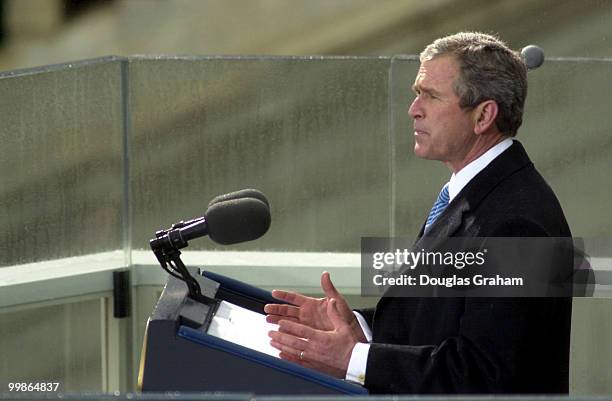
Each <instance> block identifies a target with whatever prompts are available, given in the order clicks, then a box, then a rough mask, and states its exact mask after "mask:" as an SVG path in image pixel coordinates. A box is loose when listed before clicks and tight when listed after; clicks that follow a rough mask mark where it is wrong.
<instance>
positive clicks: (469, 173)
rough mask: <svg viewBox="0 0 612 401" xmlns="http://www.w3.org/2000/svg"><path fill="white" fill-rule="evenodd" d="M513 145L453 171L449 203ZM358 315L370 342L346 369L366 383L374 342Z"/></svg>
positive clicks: (498, 147) (500, 145) (506, 144)
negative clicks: (457, 170) (369, 358)
mask: <svg viewBox="0 0 612 401" xmlns="http://www.w3.org/2000/svg"><path fill="white" fill-rule="evenodd" d="M511 145H512V138H506V139H504V140H503V141H501V142H500V143H498V144H497V145H495V146H493V147H492V148H491V149H489V150H487V151H486V152H485V153H483V154H482V155H481V156H480V157H479V158H478V159H476V160H474V161H472V162H471V163H470V164H468V165H467V166H465V167H464V168H462V169H461V170H459V172H457V173H453V175H452V176H451V178H450V180H449V181H448V197H449V203H450V202H452V201H453V199H455V197H456V196H457V195H458V194H459V192H461V190H462V189H463V188H464V187H465V186H466V185H467V184H468V182H470V181H471V180H472V178H474V177H475V176H476V175H477V174H478V173H480V172H481V171H482V170H483V169H484V168H485V167H487V166H488V165H489V163H491V162H492V161H493V160H494V159H495V158H496V157H497V156H499V155H500V154H502V153H503V151H504V150H506V149H508V148H509V147H510V146H511ZM354 313H355V316H357V321H359V325H361V329H362V330H363V332H364V334H365V335H366V338H367V340H368V343H357V344H355V347H354V348H353V352H352V353H351V359H350V361H349V365H348V369H347V371H346V380H350V381H353V382H357V383H359V384H362V385H363V384H364V383H365V375H366V366H367V363H368V353H369V352H370V343H371V342H372V330H371V329H370V327H369V326H368V324H367V323H366V321H365V319H364V318H363V316H361V315H360V314H359V313H357V312H354Z"/></svg>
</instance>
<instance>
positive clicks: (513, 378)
mask: <svg viewBox="0 0 612 401" xmlns="http://www.w3.org/2000/svg"><path fill="white" fill-rule="evenodd" d="M422 233H423V231H422V230H421V234H420V235H419V239H418V240H417V243H416V245H415V246H416V247H418V245H419V242H420V241H422V240H423V237H422ZM427 236H428V237H430V236H431V237H435V236H437V237H451V236H458V237H466V236H467V237H513V236H533V237H546V236H552V237H566V236H571V233H570V229H569V227H568V225H567V222H566V220H565V217H564V215H563V211H562V210H561V206H560V205H559V202H558V200H557V198H556V197H555V194H554V193H553V191H552V190H551V188H550V187H549V186H548V185H547V183H546V182H545V181H544V179H543V178H542V176H541V175H540V174H539V173H538V172H537V171H536V169H535V168H534V166H533V164H532V163H531V161H530V160H529V158H528V156H527V154H526V153H525V150H524V148H523V146H522V145H521V144H520V143H519V142H517V141H514V143H513V144H512V146H511V147H510V148H508V149H507V150H506V151H504V152H503V153H502V154H501V155H499V156H498V157H497V158H496V159H495V160H493V161H492V162H491V163H490V164H489V165H488V166H487V167H486V168H485V169H484V170H482V171H481V172H480V173H479V174H478V175H477V176H476V177H474V178H473V179H472V180H471V181H470V182H469V183H468V184H467V185H466V186H465V187H464V188H463V190H462V191H461V192H460V193H459V194H458V195H457V197H456V198H455V199H453V201H452V202H451V204H450V205H449V206H448V207H447V209H446V210H445V211H444V213H443V214H442V215H440V217H438V219H437V221H436V222H435V223H434V224H433V226H432V227H431V229H430V231H429V233H428V234H427ZM363 314H364V316H365V317H366V319H367V320H369V323H370V327H372V331H373V341H372V346H371V348H370V353H369V354H368V362H367V368H366V381H365V386H366V388H368V390H369V391H370V392H372V393H567V392H568V371H569V338H570V319H571V298H390V297H383V298H382V299H381V300H380V301H379V303H378V305H377V306H376V308H375V309H374V310H369V311H368V310H365V311H363Z"/></svg>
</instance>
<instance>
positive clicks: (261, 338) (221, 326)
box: [207, 301, 279, 358]
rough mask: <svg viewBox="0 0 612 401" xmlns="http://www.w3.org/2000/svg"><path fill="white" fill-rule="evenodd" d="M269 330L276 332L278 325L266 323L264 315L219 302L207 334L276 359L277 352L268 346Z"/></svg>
mask: <svg viewBox="0 0 612 401" xmlns="http://www.w3.org/2000/svg"><path fill="white" fill-rule="evenodd" d="M270 330H278V325H277V324H273V323H268V322H266V316H265V315H261V314H259V313H257V312H253V311H250V310H248V309H245V308H243V307H241V306H238V305H234V304H231V303H229V302H226V301H221V303H220V304H219V308H218V309H217V313H216V314H215V316H214V317H213V319H212V322H211V323H210V326H209V327H208V331H207V333H208V334H210V335H211V336H215V337H219V338H221V339H223V340H226V341H230V342H233V343H235V344H238V345H242V346H243V347H247V348H251V349H253V350H255V351H259V352H263V353H264V354H268V355H272V356H275V357H277V358H278V354H279V350H277V349H276V348H274V347H273V346H271V345H270V337H268V332H269V331H270Z"/></svg>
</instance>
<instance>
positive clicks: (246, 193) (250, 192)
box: [208, 188, 270, 208]
mask: <svg viewBox="0 0 612 401" xmlns="http://www.w3.org/2000/svg"><path fill="white" fill-rule="evenodd" d="M241 198H255V199H259V200H260V201H262V202H263V203H265V204H266V206H268V208H269V207H270V203H269V202H268V199H267V198H266V196H265V195H264V194H263V193H262V192H261V191H258V190H256V189H252V188H247V189H241V190H240V191H235V192H230V193H229V194H225V195H219V196H216V197H214V198H213V199H212V200H211V201H210V202H209V203H208V207H211V206H212V205H214V204H215V203H219V202H225V201H228V200H232V199H241Z"/></svg>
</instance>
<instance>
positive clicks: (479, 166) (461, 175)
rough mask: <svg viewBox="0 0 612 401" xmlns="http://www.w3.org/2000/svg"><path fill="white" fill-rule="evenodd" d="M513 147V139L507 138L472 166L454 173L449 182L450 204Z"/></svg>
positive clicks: (469, 165) (472, 163)
mask: <svg viewBox="0 0 612 401" xmlns="http://www.w3.org/2000/svg"><path fill="white" fill-rule="evenodd" d="M511 145H512V138H506V139H504V140H503V141H501V142H500V143H498V144H496V145H495V146H493V147H492V148H491V149H489V150H487V151H486V152H485V153H483V154H482V155H480V157H479V158H477V159H476V160H474V161H472V162H471V163H470V164H468V165H467V166H465V167H464V168H462V169H461V170H459V172H457V173H453V175H452V176H451V178H450V181H449V182H448V197H449V202H452V201H453V199H454V198H455V196H457V195H458V194H459V192H461V190H462V189H463V187H465V186H466V185H467V184H468V182H470V181H471V180H472V178H474V177H475V176H476V175H477V174H478V173H480V172H481V171H482V170H483V169H484V168H485V167H487V166H488V165H489V163H491V162H492V161H493V160H494V159H495V158H496V157H497V156H499V155H500V154H502V153H503V151H504V150H506V149H508V148H509V147H510V146H511Z"/></svg>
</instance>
